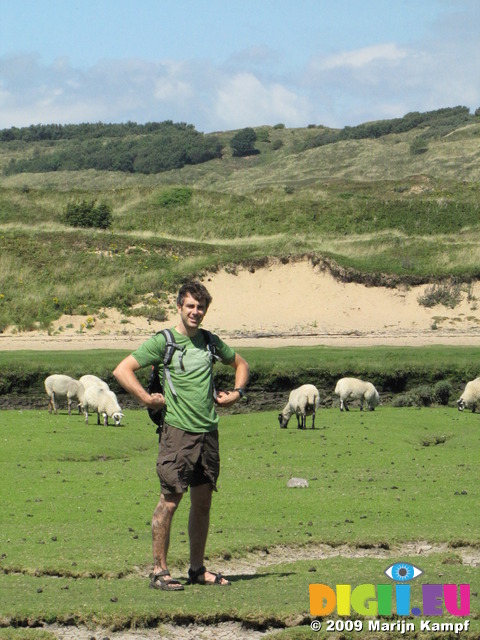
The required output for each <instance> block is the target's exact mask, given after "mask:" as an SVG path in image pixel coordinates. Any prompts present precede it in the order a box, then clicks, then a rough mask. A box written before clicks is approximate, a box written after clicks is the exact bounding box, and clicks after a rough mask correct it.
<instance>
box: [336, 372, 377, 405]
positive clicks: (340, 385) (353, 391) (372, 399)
mask: <svg viewBox="0 0 480 640" xmlns="http://www.w3.org/2000/svg"><path fill="white" fill-rule="evenodd" d="M335 393H336V394H337V396H340V411H343V410H344V409H345V411H349V408H348V405H347V400H348V401H350V400H360V411H363V401H364V400H366V402H367V405H368V408H369V410H370V411H374V410H375V407H376V406H377V405H378V404H379V403H380V396H379V395H378V391H377V390H376V389H375V387H374V386H373V384H372V383H371V382H365V381H364V380H359V379H358V378H341V379H340V380H339V381H338V382H337V386H336V387H335Z"/></svg>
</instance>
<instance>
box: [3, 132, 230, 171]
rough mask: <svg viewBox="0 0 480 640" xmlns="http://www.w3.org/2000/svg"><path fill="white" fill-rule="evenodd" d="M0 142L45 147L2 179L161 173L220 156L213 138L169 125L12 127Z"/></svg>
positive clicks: (218, 144)
mask: <svg viewBox="0 0 480 640" xmlns="http://www.w3.org/2000/svg"><path fill="white" fill-rule="evenodd" d="M0 141H2V142H12V141H20V142H23V143H32V142H43V143H47V144H45V146H43V147H41V148H39V147H37V148H36V149H35V150H34V153H33V156H31V157H29V158H21V159H17V160H15V159H12V160H11V161H10V163H9V164H8V165H7V166H6V168H5V169H4V173H5V174H6V175H11V174H16V173H42V172H48V171H80V170H84V169H97V170H99V171H123V172H126V173H147V174H148V173H160V172H162V171H168V170H170V169H179V168H182V167H184V166H185V165H188V164H199V163H202V162H207V161H208V160H212V159H214V158H219V157H221V151H222V144H221V142H220V141H219V139H218V138H217V137H216V136H212V135H208V136H206V135H204V134H203V133H200V132H198V131H196V130H195V127H193V125H187V124H184V123H180V124H178V123H177V124H176V123H173V122H171V121H166V122H162V123H147V124H146V125H137V124H135V123H133V122H132V123H127V124H123V125H120V124H119V125H109V124H102V123H98V124H83V125H82V124H80V125H65V126H63V125H36V126H31V127H25V128H22V129H16V128H15V127H13V128H11V129H4V130H3V131H0ZM49 142H50V144H48V143H49Z"/></svg>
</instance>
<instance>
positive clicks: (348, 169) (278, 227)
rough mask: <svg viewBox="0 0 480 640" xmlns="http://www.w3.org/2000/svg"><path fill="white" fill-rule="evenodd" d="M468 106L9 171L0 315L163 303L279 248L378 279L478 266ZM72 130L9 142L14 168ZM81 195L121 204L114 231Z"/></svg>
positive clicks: (3, 201) (414, 278)
mask: <svg viewBox="0 0 480 640" xmlns="http://www.w3.org/2000/svg"><path fill="white" fill-rule="evenodd" d="M435 113H436V112H435ZM461 115H462V117H461V118H454V119H453V120H452V118H450V120H448V122H447V124H445V122H446V121H445V119H443V120H441V126H440V125H439V120H438V117H436V119H430V120H428V121H427V124H426V123H425V122H422V123H421V125H419V126H416V127H414V128H410V129H409V130H407V131H403V132H394V133H392V132H390V133H386V134H383V133H382V132H383V131H384V130H385V129H387V130H389V131H392V130H395V129H398V126H396V127H394V126H389V127H385V123H383V124H382V123H378V126H379V127H380V125H382V127H383V128H381V131H380V133H379V134H378V135H379V137H367V138H363V139H361V138H360V139H356V138H353V139H342V136H343V138H345V136H346V135H350V136H351V135H364V133H363V130H361V129H360V128H357V129H358V130H355V131H353V130H352V131H353V133H352V131H350V130H348V131H345V130H342V131H333V130H328V129H325V128H324V127H317V126H310V127H307V128H303V129H287V128H285V127H282V126H277V127H260V128H258V129H257V130H256V131H257V136H258V138H257V142H256V145H255V146H256V149H257V150H258V151H259V153H257V154H254V155H251V156H249V157H244V158H237V157H233V156H232V153H231V149H230V146H229V141H230V140H231V138H232V137H233V135H234V133H235V132H220V133H216V134H212V135H215V139H216V140H219V141H220V142H221V144H222V145H223V149H222V158H221V159H215V160H211V161H209V162H204V163H202V164H197V165H187V166H185V167H183V168H182V169H176V170H170V171H166V172H163V173H158V174H148V175H147V174H141V173H136V174H133V173H122V172H114V171H96V170H92V169H90V170H86V171H55V172H47V173H19V174H11V175H5V174H3V175H0V330H2V329H3V328H4V327H5V326H6V325H9V324H15V325H16V326H17V327H18V328H19V329H27V328H31V327H33V326H35V324H37V326H43V327H48V325H49V323H50V322H51V321H52V320H53V319H55V318H57V317H59V316H60V315H61V314H62V313H64V312H67V313H74V312H80V313H93V312H96V311H97V310H98V309H99V308H101V307H102V306H116V307H118V308H121V309H123V310H124V311H128V310H131V309H132V307H133V306H134V305H137V310H136V313H140V314H144V315H149V316H151V317H153V318H159V317H161V316H162V313H163V305H164V298H165V292H166V291H168V290H170V289H171V288H175V287H176V286H177V284H178V282H179V281H180V280H181V279H182V278H185V277H188V276H191V275H198V274H199V273H202V272H205V271H206V270H215V269H217V268H219V267H221V266H225V265H229V264H230V265H232V264H235V263H240V262H249V261H255V262H261V261H264V260H265V259H266V258H267V257H269V256H282V257H290V256H298V255H306V254H308V255H309V256H310V257H311V258H312V259H313V260H322V259H327V261H328V264H331V265H333V268H334V270H335V269H336V268H337V265H338V267H339V268H340V269H343V270H344V269H346V268H347V269H350V270H351V272H352V273H354V274H355V277H357V278H359V279H362V278H366V279H369V280H370V281H371V282H380V281H382V278H383V279H385V277H387V278H389V279H390V280H391V279H392V278H393V279H401V280H406V281H410V282H421V281H427V280H432V279H435V278H439V277H440V278H445V277H449V276H452V275H453V276H455V277H457V278H458V279H460V280H469V279H471V278H477V277H478V274H479V273H480V252H479V249H478V245H477V243H476V231H477V227H478V226H479V194H480V145H479V141H480V118H479V117H478V116H466V115H465V113H463V114H461ZM399 122H400V124H402V122H403V121H402V120H401V119H400V120H399ZM388 123H390V124H391V123H393V124H395V125H397V124H398V123H397V121H388V122H387V124H388ZM374 125H375V123H373V124H372V123H370V124H369V125H368V126H367V125H365V126H364V128H365V129H366V130H367V134H368V135H372V133H371V132H372V129H374V128H375V127H374ZM346 129H347V128H346ZM375 135H377V134H375ZM418 140H421V141H422V144H423V147H422V148H421V149H420V151H419V150H418V149H419V148H418V145H417V146H416V143H417V142H418ZM66 144H67V142H66V141H62V140H60V141H42V140H40V141H32V142H26V141H19V140H10V141H8V140H7V141H3V142H0V172H1V171H5V170H6V168H7V167H8V166H9V164H10V163H11V161H12V160H15V161H17V162H19V161H21V160H25V159H28V158H34V157H36V156H41V155H42V154H43V153H52V152H53V151H52V150H55V149H56V148H57V147H58V146H59V145H66ZM68 144H70V145H71V144H72V142H71V141H68ZM319 145H320V146H319ZM180 189H183V190H185V189H186V190H187V191H188V194H189V197H188V198H187V199H186V200H184V201H183V202H181V203H178V199H176V197H175V196H176V193H178V191H179V190H180ZM82 199H88V200H92V199H95V200H96V201H98V202H102V203H106V204H108V205H109V206H110V207H111V208H112V212H113V225H112V227H111V228H110V229H109V230H107V231H100V230H91V229H72V228H70V227H67V226H65V224H64V223H63V222H62V217H63V213H64V210H65V207H66V205H67V204H68V203H71V202H76V201H81V200H82ZM152 292H153V293H154V296H153V299H152V298H150V299H149V302H148V303H147V299H146V295H147V294H150V293H152Z"/></svg>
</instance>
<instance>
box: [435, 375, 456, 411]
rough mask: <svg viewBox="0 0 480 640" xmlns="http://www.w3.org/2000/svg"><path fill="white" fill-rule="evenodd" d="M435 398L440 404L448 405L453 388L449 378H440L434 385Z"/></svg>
mask: <svg viewBox="0 0 480 640" xmlns="http://www.w3.org/2000/svg"><path fill="white" fill-rule="evenodd" d="M434 391H435V398H436V400H437V402H438V403H439V404H442V405H444V406H446V405H448V401H449V400H450V396H451V394H452V391H453V388H452V385H451V384H450V382H449V381H448V380H439V381H438V382H437V384H436V385H435V387H434Z"/></svg>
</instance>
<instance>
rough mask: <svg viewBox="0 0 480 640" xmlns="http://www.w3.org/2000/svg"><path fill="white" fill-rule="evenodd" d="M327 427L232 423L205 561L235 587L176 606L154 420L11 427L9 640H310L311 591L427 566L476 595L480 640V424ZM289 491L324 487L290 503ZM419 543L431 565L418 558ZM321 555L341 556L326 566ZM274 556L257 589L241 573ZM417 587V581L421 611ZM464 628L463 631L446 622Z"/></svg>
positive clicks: (418, 418) (466, 420) (386, 416)
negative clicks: (221, 638)
mask: <svg viewBox="0 0 480 640" xmlns="http://www.w3.org/2000/svg"><path fill="white" fill-rule="evenodd" d="M316 423H317V428H316V429H315V430H314V431H312V430H307V431H304V432H302V431H299V430H297V429H296V428H293V424H292V423H291V424H290V425H289V428H288V429H287V430H280V429H279V428H278V423H277V420H276V413H273V412H265V413H261V414H249V415H248V414H247V415H234V416H225V417H224V418H223V419H222V424H221V449H222V472H221V477H220V483H219V492H218V494H216V495H215V497H214V506H213V510H212V520H211V529H210V536H209V540H208V549H207V551H208V562H209V565H210V566H215V567H217V568H220V569H221V570H222V571H223V572H224V573H226V574H227V575H229V577H230V578H231V580H232V582H233V586H232V588H231V589H226V590H223V589H218V590H216V589H202V588H201V587H191V588H187V589H186V590H185V591H184V592H182V593H181V594H164V593H161V592H160V593H158V592H153V591H152V590H149V589H148V588H147V587H148V578H147V575H148V572H149V570H150V566H151V551H150V544H151V538H150V518H151V514H152V512H153V509H154V507H155V505H156V501H157V498H158V480H157V478H156V473H155V459H156V437H155V434H154V428H153V425H152V424H151V423H149V421H148V418H147V416H146V414H145V412H143V411H127V413H126V417H125V426H124V427H123V428H112V427H111V428H104V427H97V426H96V425H94V424H90V425H89V426H86V425H85V424H84V421H83V417H82V416H78V415H72V416H68V415H67V414H66V413H62V412H61V413H60V414H59V415H58V416H53V415H49V414H48V413H47V412H46V411H42V412H39V411H3V412H2V426H1V438H2V447H1V451H0V460H1V467H2V478H1V481H0V482H1V487H2V496H3V509H2V515H1V521H2V522H1V530H0V557H1V573H0V596H1V598H0V601H1V611H0V615H1V622H2V625H4V626H5V625H6V626H7V630H3V631H2V630H0V638H10V637H12V638H14V637H15V638H17V637H19V636H16V635H10V636H9V635H6V634H7V631H8V633H10V634H12V633H14V627H15V626H18V625H25V624H27V623H28V626H33V625H35V624H36V623H38V622H39V621H46V622H53V621H59V622H67V621H69V622H74V623H77V624H78V623H81V622H87V623H93V622H94V623H97V624H103V625H107V626H108V625H110V626H113V627H116V628H120V627H123V626H126V627H128V626H132V625H133V626H143V625H155V624H160V623H161V622H165V621H169V620H173V621H176V622H177V623H179V624H180V623H182V622H183V623H185V622H189V621H192V620H199V621H204V622H206V623H208V622H210V623H212V622H215V621H218V620H244V621H249V622H251V623H252V624H255V625H258V626H260V627H261V626H262V625H266V626H268V625H277V626H278V627H279V628H280V629H281V628H282V627H283V626H285V625H290V624H292V620H296V623H295V624H294V628H290V627H289V628H288V630H285V631H283V632H280V636H279V637H281V638H289V639H290V638H307V637H311V633H312V632H311V630H310V626H309V621H310V617H311V616H310V614H309V596H308V585H309V584H310V583H323V584H326V585H331V586H335V584H342V583H348V584H352V585H358V584H364V583H369V584H374V585H376V584H381V583H385V581H387V582H388V579H387V578H386V577H385V575H384V571H385V569H386V568H387V566H389V565H390V564H392V563H394V562H399V561H403V562H409V563H411V564H414V565H416V566H419V567H420V568H421V569H422V570H423V572H424V576H425V582H429V583H449V582H451V583H454V584H460V583H467V584H470V585H471V592H472V594H471V615H470V619H471V627H472V628H473V630H472V632H471V634H470V633H469V634H468V635H466V636H464V637H468V638H470V637H472V638H474V637H478V634H479V632H480V622H479V620H478V611H479V607H478V591H479V587H480V582H479V577H478V570H476V569H475V566H474V565H472V564H468V563H465V562H464V561H463V552H464V551H465V549H472V548H475V549H476V550H477V551H476V552H478V547H479V545H480V539H479V536H478V532H479V531H480V513H479V511H478V508H477V507H478V499H479V489H478V462H477V458H478V440H479V428H478V416H477V415H475V414H472V413H466V412H465V413H464V414H460V413H459V412H458V411H456V410H455V409H452V408H438V407H437V408H432V409H421V410H419V409H393V408H385V407H380V408H379V409H378V410H377V411H375V412H372V413H370V412H368V413H362V412H360V411H358V410H357V411H354V410H352V411H351V412H350V413H349V414H341V413H340V412H339V411H338V410H337V409H324V410H321V411H320V413H319V414H318V416H317V422H316ZM291 477H301V478H305V479H307V480H308V483H309V487H308V488H304V489H289V488H287V486H286V484H287V481H288V480H289V479H290V478H291ZM187 514H188V497H186V498H185V499H184V502H183V503H182V504H181V506H180V508H179V512H178V513H177V515H176V518H175V521H174V529H173V532H172V543H171V553H170V566H171V570H172V572H173V574H174V575H175V576H178V577H182V576H185V575H186V570H187V568H188V558H187V555H188V541H187V536H186V530H187ZM412 542H417V543H422V544H423V545H425V543H428V545H430V546H431V547H432V549H431V552H430V553H425V554H424V555H421V556H416V555H415V554H412V553H411V551H410V554H409V555H407V556H405V555H404V554H403V553H402V549H411V548H413V547H407V546H405V545H407V544H408V543H412ZM318 545H326V548H327V549H329V550H330V551H335V549H341V551H340V553H339V555H337V556H334V555H332V554H331V553H330V554H328V553H327V554H326V555H325V556H324V557H322V556H319V555H318ZM266 549H269V550H270V552H271V554H272V557H273V558H275V557H276V556H275V555H274V553H275V550H278V549H282V550H283V551H282V553H283V554H284V555H283V556H282V555H280V556H279V559H278V560H274V563H273V564H268V563H267V564H263V565H261V563H259V565H261V566H258V567H257V571H256V573H253V570H251V569H250V570H245V568H243V569H242V566H243V567H244V565H242V564H241V562H242V559H243V562H244V563H245V559H246V558H250V560H249V562H251V563H252V562H253V564H255V561H254V560H252V559H251V558H252V557H260V556H265V553H266V552H265V550H266ZM309 549H310V550H311V558H310V559H309V555H308V554H309ZM296 554H298V556H297V555H296ZM356 555H359V556H360V557H356ZM282 558H283V560H282ZM421 580H423V578H422V579H421ZM419 589H420V588H419V587H416V585H415V583H413V585H412V605H415V606H417V605H418V602H416V601H415V602H414V601H413V599H418V597H419V593H418V592H419ZM420 598H421V597H420ZM160 602H161V605H160V606H159V603H160ZM394 610H395V609H394ZM330 618H335V615H333V616H330ZM449 619H453V620H457V619H456V618H451V617H450V616H447V615H444V616H443V617H442V618H441V620H442V621H447V620H449ZM2 633H3V634H4V635H2ZM472 634H475V635H472ZM358 635H359V634H358V633H357V634H356V635H355V636H352V637H358ZM24 637H25V638H26V637H31V636H27V635H25V636H24ZM316 637H319V636H316ZM320 637H322V636H320ZM325 637H333V638H334V637H336V635H335V634H332V633H327V634H326V635H325ZM338 637H350V636H348V634H347V635H346V636H345V635H343V636H342V635H339V636H338ZM365 637H368V635H366V636H365ZM381 637H382V638H390V637H391V638H394V637H396V635H395V633H391V634H386V633H384V634H382V636H381ZM398 637H400V636H398ZM417 637H422V636H421V635H419V636H417ZM425 637H430V638H431V637H436V636H432V634H431V633H430V634H427V635H426V636H425ZM437 637H439V638H440V637H446V636H437ZM462 637H463V636H462ZM38 638H41V636H38Z"/></svg>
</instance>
